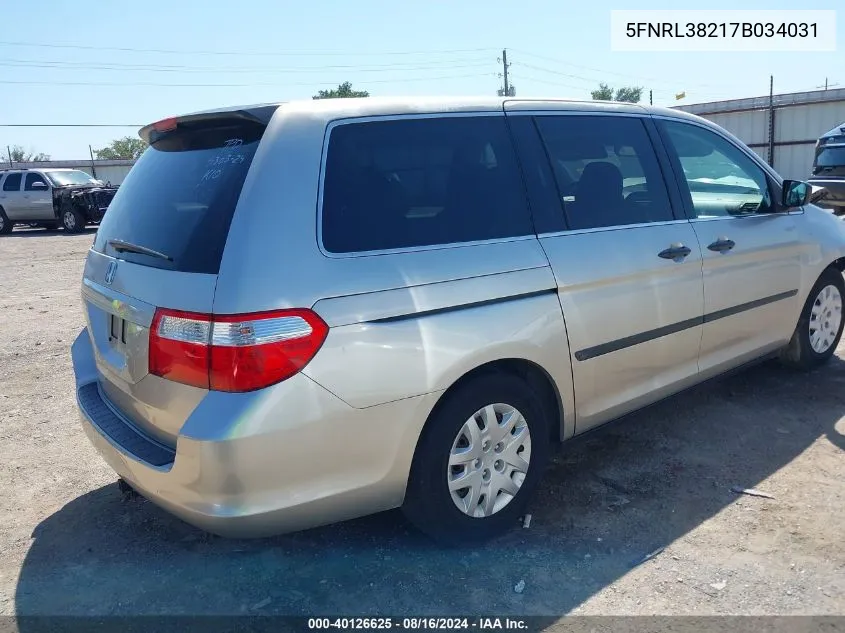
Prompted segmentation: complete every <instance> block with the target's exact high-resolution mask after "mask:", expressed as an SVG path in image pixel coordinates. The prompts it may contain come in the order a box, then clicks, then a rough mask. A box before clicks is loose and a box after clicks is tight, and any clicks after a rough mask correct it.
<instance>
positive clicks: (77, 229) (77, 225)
mask: <svg viewBox="0 0 845 633" xmlns="http://www.w3.org/2000/svg"><path fill="white" fill-rule="evenodd" d="M62 226H63V227H64V229H65V231H67V232H68V233H81V232H82V231H84V230H85V216H84V215H82V214H81V213H80V212H79V211H77V210H76V209H65V210H64V211H63V212H62Z"/></svg>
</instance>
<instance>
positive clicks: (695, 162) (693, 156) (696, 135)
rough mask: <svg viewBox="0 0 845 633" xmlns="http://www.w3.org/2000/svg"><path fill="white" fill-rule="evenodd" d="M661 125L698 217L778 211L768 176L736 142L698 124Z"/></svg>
mask: <svg viewBox="0 0 845 633" xmlns="http://www.w3.org/2000/svg"><path fill="white" fill-rule="evenodd" d="M661 126H662V128H663V130H664V132H665V136H666V137H667V138H668V141H669V144H670V145H671V149H673V150H674V152H675V154H676V155H677V158H678V161H679V162H680V166H681V169H682V170H683V175H684V179H683V181H685V182H686V185H687V188H688V190H689V196H690V199H691V202H692V208H693V209H694V211H695V216H696V217H698V218H709V217H719V216H737V215H749V214H755V213H772V212H774V211H775V210H776V209H775V206H774V203H773V200H772V195H771V192H770V190H769V182H768V179H767V178H766V173H765V172H764V171H763V170H762V169H761V168H760V166H759V165H757V164H756V163H755V162H754V161H753V160H752V159H751V158H749V157H748V156H747V155H746V154H745V153H744V152H743V151H741V150H740V149H739V148H738V147H736V146H735V145H734V144H733V143H731V142H730V141H728V140H727V139H725V138H723V137H722V136H721V135H719V134H716V133H715V132H711V131H710V130H706V129H704V128H702V127H699V126H697V125H690V124H688V123H679V122H676V121H663V122H661ZM681 184H682V185H683V182H682V183H681ZM685 193H686V192H685Z"/></svg>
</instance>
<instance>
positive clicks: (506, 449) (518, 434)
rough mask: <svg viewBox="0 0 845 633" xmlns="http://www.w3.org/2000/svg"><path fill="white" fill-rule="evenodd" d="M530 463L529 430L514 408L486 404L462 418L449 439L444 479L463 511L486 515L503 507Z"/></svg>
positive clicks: (520, 481) (475, 514) (514, 491)
mask: <svg viewBox="0 0 845 633" xmlns="http://www.w3.org/2000/svg"><path fill="white" fill-rule="evenodd" d="M530 462H531V432H530V431H529V429H528V423H527V422H526V421H525V418H524V417H523V415H522V414H521V413H520V412H519V411H518V410H517V409H515V408H514V407H512V406H510V405H508V404H503V403H496V404H488V405H487V406H486V407H484V408H483V409H479V410H478V411H476V412H475V413H474V414H472V416H471V417H470V418H469V419H468V420H467V421H466V422H464V425H463V427H461V430H460V431H459V432H458V435H457V437H456V438H455V441H454V442H453V443H452V451H451V453H450V454H449V466H448V467H447V471H446V483H447V484H448V486H449V492H450V493H451V495H452V501H453V502H454V503H455V505H456V506H457V508H458V509H459V510H460V511H461V512H463V513H464V514H466V515H468V516H471V517H478V518H483V517H488V516H490V515H492V514H495V513H496V512H498V511H499V510H501V509H502V508H504V507H505V506H506V505H508V504H509V503H510V502H511V501H512V500H513V498H514V497H515V496H516V494H517V493H518V492H519V489H520V488H521V487H522V484H523V482H524V481H525V477H526V475H527V474H528V467H529V464H530Z"/></svg>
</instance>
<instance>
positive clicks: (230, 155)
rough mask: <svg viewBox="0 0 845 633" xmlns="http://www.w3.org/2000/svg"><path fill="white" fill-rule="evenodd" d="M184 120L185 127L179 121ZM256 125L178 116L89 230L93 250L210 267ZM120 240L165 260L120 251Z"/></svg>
mask: <svg viewBox="0 0 845 633" xmlns="http://www.w3.org/2000/svg"><path fill="white" fill-rule="evenodd" d="M186 128H187V129H186ZM263 132H264V126H263V125H261V124H259V123H251V122H248V121H237V122H236V121H234V120H232V119H225V120H218V121H215V122H197V123H190V124H180V126H179V128H178V129H177V130H176V131H174V132H170V133H168V134H164V135H162V136H161V137H160V138H158V140H155V141H154V142H153V143H152V145H150V147H149V148H148V149H147V150H146V151H145V152H144V153H143V154H142V156H141V158H140V159H138V162H137V163H136V164H135V165H134V166H133V167H132V170H131V171H130V172H129V175H128V176H127V177H126V179H125V180H124V181H123V183H122V184H121V185H120V188H119V189H118V191H117V194H115V197H114V199H113V200H112V202H111V204H110V205H109V208H108V211H107V212H106V215H105V217H104V218H103V222H102V224H101V225H100V228H99V230H98V231H97V237H96V239H95V241H94V250H97V251H99V252H101V253H106V254H109V255H113V256H117V257H120V258H121V259H125V260H127V261H131V262H134V263H138V264H143V265H146V266H154V267H157V268H166V269H169V270H178V271H181V272H192V273H210V274H216V273H218V272H219V270H220V260H221V258H222V255H223V248H224V246H225V244H226V237H227V236H228V234H229V225H230V224H231V222H232V216H233V214H234V212H235V206H236V205H237V202H238V197H239V196H240V193H241V188H242V187H243V183H244V179H245V178H246V174H247V171H248V170H249V166H250V164H251V163H252V158H253V156H254V155H255V150H256V148H257V147H258V143H259V142H260V140H261V135H262V134H263ZM110 240H121V241H124V242H128V243H130V244H132V245H136V246H139V247H142V248H144V249H150V250H153V251H157V252H158V253H162V254H164V255H166V256H168V257H169V258H170V260H167V259H163V258H158V257H152V256H150V255H146V254H142V253H134V252H131V251H126V250H124V251H122V252H120V253H119V254H118V253H117V252H116V251H114V249H113V248H112V247H111V246H110V245H109V241H110Z"/></svg>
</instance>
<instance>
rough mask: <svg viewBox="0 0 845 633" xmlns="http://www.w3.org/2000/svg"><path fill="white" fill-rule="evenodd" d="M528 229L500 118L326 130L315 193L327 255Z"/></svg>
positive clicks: (378, 123)
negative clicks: (319, 190)
mask: <svg viewBox="0 0 845 633" xmlns="http://www.w3.org/2000/svg"><path fill="white" fill-rule="evenodd" d="M532 233H533V227H532V225H531V219H530V216H529V212H528V208H527V205H526V201H525V192H524V188H523V185H522V180H521V178H520V175H519V171H518V168H517V164H516V158H515V156H514V150H513V146H512V144H511V140H510V137H509V135H508V132H507V128H506V126H505V121H504V118H503V117H499V116H483V117H481V116H479V117H443V118H425V119H402V120H393V121H375V122H367V123H349V124H344V125H339V126H337V127H336V128H334V130H332V132H331V137H330V140H329V149H328V156H327V160H326V173H325V181H324V188H323V219H322V238H323V246H324V248H325V249H326V250H327V251H329V252H332V253H350V252H361V251H374V250H387V249H395V248H408V247H415V246H429V245H435V244H449V243H455V242H469V241H477V240H488V239H496V238H506V237H515V236H520V235H529V234H532Z"/></svg>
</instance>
